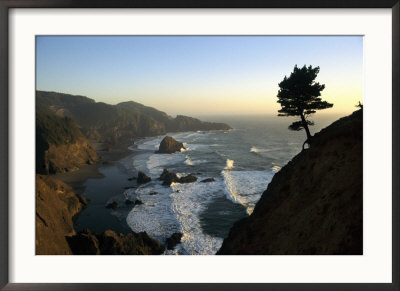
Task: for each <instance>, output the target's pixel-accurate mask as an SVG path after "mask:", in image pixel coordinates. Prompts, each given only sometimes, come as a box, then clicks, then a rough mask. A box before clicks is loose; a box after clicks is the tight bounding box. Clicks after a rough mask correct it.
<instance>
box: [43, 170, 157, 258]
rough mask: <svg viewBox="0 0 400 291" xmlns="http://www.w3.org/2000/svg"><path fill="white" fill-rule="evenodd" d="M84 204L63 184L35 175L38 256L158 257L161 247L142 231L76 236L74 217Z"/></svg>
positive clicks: (109, 231) (86, 232)
mask: <svg viewBox="0 0 400 291" xmlns="http://www.w3.org/2000/svg"><path fill="white" fill-rule="evenodd" d="M86 204H87V201H86V200H85V198H83V197H81V196H79V195H76V194H75V193H74V192H73V190H72V188H71V187H70V186H68V185H66V184H65V183H63V182H61V181H59V180H56V179H53V178H50V177H49V176H43V175H36V254H37V255H72V254H73V255H122V254H125V255H158V254H161V253H163V252H164V247H163V246H162V245H161V244H160V243H159V242H158V241H156V240H154V239H152V238H150V237H149V236H148V235H147V234H146V233H145V232H143V233H139V234H135V233H129V234H125V235H123V234H117V233H115V232H114V231H112V230H107V231H105V232H104V233H102V234H94V233H92V232H91V231H90V230H87V231H85V232H82V233H78V234H77V233H76V232H75V230H74V228H73V217H74V216H75V215H77V214H78V213H79V212H80V211H81V210H82V209H83V208H84V207H85V206H86Z"/></svg>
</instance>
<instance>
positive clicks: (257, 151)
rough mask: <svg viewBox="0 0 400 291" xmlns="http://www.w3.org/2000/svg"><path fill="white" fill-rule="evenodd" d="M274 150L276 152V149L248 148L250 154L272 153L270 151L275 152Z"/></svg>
mask: <svg viewBox="0 0 400 291" xmlns="http://www.w3.org/2000/svg"><path fill="white" fill-rule="evenodd" d="M276 150H278V149H260V148H257V147H255V146H253V147H251V148H250V152H251V153H267V152H272V151H276Z"/></svg>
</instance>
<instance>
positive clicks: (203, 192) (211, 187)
mask: <svg viewBox="0 0 400 291" xmlns="http://www.w3.org/2000/svg"><path fill="white" fill-rule="evenodd" d="M204 119H205V118H203V120H204ZM209 119H210V120H212V121H218V122H225V123H227V124H229V125H230V126H231V127H232V128H233V129H232V130H228V131H197V132H179V133H169V134H167V135H169V136H172V137H173V138H175V139H176V140H177V141H180V142H182V143H183V144H184V147H185V149H184V150H182V151H181V152H177V153H174V154H157V153H155V151H156V150H158V146H159V144H160V142H161V140H162V139H163V138H164V137H165V135H163V136H158V137H151V138H145V139H141V140H138V141H136V142H135V144H134V145H132V146H131V147H130V150H132V155H130V156H128V157H127V158H124V159H123V160H121V161H119V162H118V163H116V164H115V165H113V166H111V167H104V168H103V169H102V168H100V172H101V173H102V174H103V175H104V176H105V177H104V178H103V179H89V180H88V181H87V182H86V185H85V186H86V190H85V196H87V197H88V198H89V199H90V200H91V203H90V204H89V206H88V207H87V209H85V210H84V211H83V212H82V213H81V215H79V217H78V219H77V221H76V225H78V227H77V228H78V230H79V229H84V228H86V227H88V228H90V229H92V230H94V231H104V230H105V229H107V228H111V229H114V230H116V231H117V232H127V231H129V230H131V231H134V232H142V231H146V232H147V233H148V235H149V236H151V237H153V238H155V239H157V240H159V241H160V242H161V243H164V244H165V243H166V240H167V238H169V237H170V236H171V235H172V234H173V233H176V232H179V233H182V234H183V236H182V239H181V243H180V244H178V245H177V246H176V247H175V249H174V250H167V251H166V252H165V254H166V255H212V254H215V253H216V252H217V251H218V249H219V248H220V246H221V244H222V241H223V239H224V238H225V237H226V236H227V235H228V233H229V230H230V228H231V227H232V225H233V224H234V222H236V221H237V220H239V219H241V218H244V217H246V216H248V215H250V214H251V213H252V211H253V209H254V206H255V204H256V203H257V201H258V200H259V199H260V197H261V194H262V193H263V192H264V190H265V189H266V188H267V186H268V183H269V182H270V181H271V179H272V177H273V175H274V174H275V173H276V172H277V171H279V170H280V168H281V167H283V166H284V165H285V164H286V163H287V162H288V161H289V160H291V159H292V158H293V157H294V156H295V155H296V154H297V153H299V152H300V151H301V147H302V144H303V142H304V140H305V133H304V132H303V131H300V132H293V131H289V130H288V129H287V126H288V125H289V124H290V122H291V120H290V119H289V118H277V117H265V116H251V117H249V116H241V117H224V118H222V117H209ZM335 119H336V117H327V118H320V119H319V120H318V123H317V126H315V127H313V128H312V131H313V132H316V131H319V130H320V129H321V128H323V127H325V126H327V125H329V124H330V123H331V122H332V121H333V120H335ZM164 168H166V169H167V170H168V171H169V172H174V173H177V174H178V176H185V175H188V174H194V175H195V176H196V177H197V178H198V179H197V181H196V182H193V183H188V184H179V183H173V184H172V185H171V186H163V185H162V181H160V180H159V179H158V178H159V176H160V174H161V173H162V171H163V169H164ZM137 171H143V172H144V173H146V174H147V175H148V176H150V177H151V179H152V181H151V182H149V183H146V184H142V185H136V184H134V183H133V182H131V183H132V184H130V185H129V187H131V188H129V187H126V186H127V183H128V178H129V177H131V176H134V175H136V174H137ZM208 178H212V179H214V181H213V182H207V183H204V182H201V181H203V180H205V179H208ZM125 199H129V200H132V201H135V200H140V201H141V202H142V203H143V204H138V205H126V204H125V203H124V201H125ZM112 201H116V202H117V203H118V205H119V206H118V208H116V209H106V208H105V204H107V203H110V202H112ZM91 204H92V205H91ZM100 216H102V217H100ZM101 221H103V222H101Z"/></svg>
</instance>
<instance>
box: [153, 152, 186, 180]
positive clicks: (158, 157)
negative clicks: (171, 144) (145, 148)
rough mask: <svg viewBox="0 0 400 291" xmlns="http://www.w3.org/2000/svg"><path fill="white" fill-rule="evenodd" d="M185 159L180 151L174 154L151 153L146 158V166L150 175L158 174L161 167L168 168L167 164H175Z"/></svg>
mask: <svg viewBox="0 0 400 291" xmlns="http://www.w3.org/2000/svg"><path fill="white" fill-rule="evenodd" d="M184 160H185V156H184V155H183V154H182V153H174V154H153V155H151V156H150V157H149V159H148V160H147V163H146V166H147V169H148V172H149V173H150V174H151V175H152V176H159V175H160V174H161V173H162V171H163V168H168V167H169V166H172V165H176V164H178V163H181V162H183V161H184Z"/></svg>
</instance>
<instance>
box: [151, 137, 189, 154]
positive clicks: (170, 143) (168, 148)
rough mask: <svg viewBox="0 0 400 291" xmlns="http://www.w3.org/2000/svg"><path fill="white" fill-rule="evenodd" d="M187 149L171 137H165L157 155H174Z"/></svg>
mask: <svg viewBox="0 0 400 291" xmlns="http://www.w3.org/2000/svg"><path fill="white" fill-rule="evenodd" d="M181 149H185V147H184V146H183V144H182V143H181V142H179V141H177V140H175V139H174V138H172V137H170V136H166V137H164V139H163V140H162V141H161V143H160V147H159V149H158V151H157V152H156V153H158V154H172V153H175V152H179V151H180V150H181Z"/></svg>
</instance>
